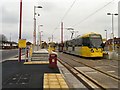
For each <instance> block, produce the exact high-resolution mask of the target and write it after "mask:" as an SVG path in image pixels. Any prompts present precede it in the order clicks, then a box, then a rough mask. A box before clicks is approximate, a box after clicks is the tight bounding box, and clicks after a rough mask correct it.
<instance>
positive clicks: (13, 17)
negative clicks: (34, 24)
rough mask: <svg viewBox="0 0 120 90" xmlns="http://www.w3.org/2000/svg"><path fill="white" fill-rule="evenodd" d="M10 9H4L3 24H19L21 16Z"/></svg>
mask: <svg viewBox="0 0 120 90" xmlns="http://www.w3.org/2000/svg"><path fill="white" fill-rule="evenodd" d="M8 8H9V7H7V8H6V7H2V23H9V24H16V23H18V18H19V15H18V13H17V12H15V11H14V9H13V10H12V11H9V10H8Z"/></svg>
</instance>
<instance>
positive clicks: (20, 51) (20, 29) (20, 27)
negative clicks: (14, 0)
mask: <svg viewBox="0 0 120 90" xmlns="http://www.w3.org/2000/svg"><path fill="white" fill-rule="evenodd" d="M21 31H22V0H20V26H19V40H20V39H21ZM21 53H22V49H21V48H19V59H18V62H21Z"/></svg>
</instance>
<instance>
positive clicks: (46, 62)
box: [24, 61, 49, 64]
mask: <svg viewBox="0 0 120 90" xmlns="http://www.w3.org/2000/svg"><path fill="white" fill-rule="evenodd" d="M24 64H49V61H30V62H24Z"/></svg>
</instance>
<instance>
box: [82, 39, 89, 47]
mask: <svg viewBox="0 0 120 90" xmlns="http://www.w3.org/2000/svg"><path fill="white" fill-rule="evenodd" d="M82 43H83V46H90V40H89V38H88V37H87V38H83V41H82Z"/></svg>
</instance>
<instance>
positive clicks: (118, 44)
mask: <svg viewBox="0 0 120 90" xmlns="http://www.w3.org/2000/svg"><path fill="white" fill-rule="evenodd" d="M114 44H115V51H116V52H120V37H119V38H114ZM105 50H107V51H112V50H113V39H109V40H107V41H106V42H105Z"/></svg>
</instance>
